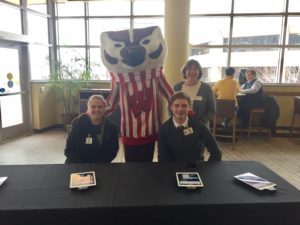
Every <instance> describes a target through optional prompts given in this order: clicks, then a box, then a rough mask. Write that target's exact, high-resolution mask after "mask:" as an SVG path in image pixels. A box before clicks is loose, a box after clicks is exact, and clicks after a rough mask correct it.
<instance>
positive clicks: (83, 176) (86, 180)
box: [70, 171, 96, 189]
mask: <svg viewBox="0 0 300 225" xmlns="http://www.w3.org/2000/svg"><path fill="white" fill-rule="evenodd" d="M90 186H96V176H95V172H94V171H89V172H81V173H71V176H70V188H79V189H86V188H88V187H90Z"/></svg>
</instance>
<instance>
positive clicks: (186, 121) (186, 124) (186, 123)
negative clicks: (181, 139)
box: [173, 116, 189, 128]
mask: <svg viewBox="0 0 300 225" xmlns="http://www.w3.org/2000/svg"><path fill="white" fill-rule="evenodd" d="M188 122H189V117H188V116H187V117H186V119H185V121H184V122H183V123H182V124H179V123H177V122H176V121H175V119H174V117H173V123H174V126H175V127H176V128H177V127H180V126H183V127H184V128H186V127H188Z"/></svg>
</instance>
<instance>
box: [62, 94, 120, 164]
mask: <svg viewBox="0 0 300 225" xmlns="http://www.w3.org/2000/svg"><path fill="white" fill-rule="evenodd" d="M87 107H88V109H87V112H86V113H83V114H81V115H79V116H78V117H77V118H75V119H74V120H73V122H72V130H71V132H70V134H69V136H68V138H67V143H66V148H65V156H66V157H67V159H66V163H98V162H101V163H109V162H111V161H112V160H113V159H114V158H115V157H116V155H117V152H118V149H119V137H118V131H117V127H116V125H115V124H114V123H112V122H111V121H109V120H108V119H106V118H105V116H104V114H105V107H106V102H105V99H104V98H103V96H102V95H92V96H91V97H90V98H89V100H88V102H87Z"/></svg>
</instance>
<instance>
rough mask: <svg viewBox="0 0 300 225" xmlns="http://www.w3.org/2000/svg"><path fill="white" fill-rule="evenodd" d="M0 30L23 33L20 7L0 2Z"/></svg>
mask: <svg viewBox="0 0 300 225" xmlns="http://www.w3.org/2000/svg"><path fill="white" fill-rule="evenodd" d="M8 20H9V23H7V21H8ZM0 30H1V31H6V32H10V33H16V34H22V27H21V13H20V9H18V8H13V7H11V6H6V5H4V4H1V3H0Z"/></svg>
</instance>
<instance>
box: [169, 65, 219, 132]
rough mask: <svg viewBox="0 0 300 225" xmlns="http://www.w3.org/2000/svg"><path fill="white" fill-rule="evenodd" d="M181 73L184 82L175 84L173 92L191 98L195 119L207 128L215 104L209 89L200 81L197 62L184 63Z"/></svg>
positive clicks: (214, 109) (199, 68) (200, 74)
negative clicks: (182, 93)
mask: <svg viewBox="0 0 300 225" xmlns="http://www.w3.org/2000/svg"><path fill="white" fill-rule="evenodd" d="M181 72H182V75H183V78H184V79H185V80H184V81H181V82H179V83H178V84H176V85H175V86H174V91H175V92H177V91H183V92H184V93H186V94H187V95H188V96H189V97H190V98H191V100H192V103H191V104H192V105H191V108H192V110H193V112H194V113H195V116H196V118H197V119H198V120H201V121H202V122H204V123H205V125H207V126H208V125H209V121H210V120H211V119H212V117H213V115H214V113H215V112H216V102H215V97H214V94H213V91H212V89H211V87H210V86H209V85H208V84H207V83H205V82H203V81H200V79H201V77H202V68H201V65H200V64H199V62H198V61H196V60H194V59H191V60H189V61H187V62H186V64H185V65H184V66H183V68H182V70H181Z"/></svg>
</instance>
